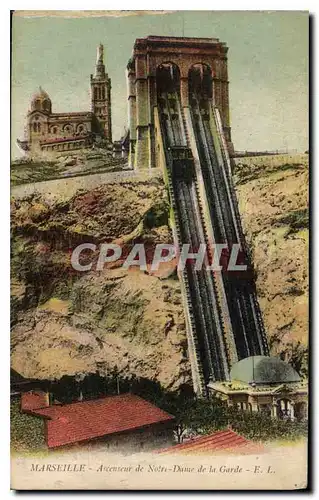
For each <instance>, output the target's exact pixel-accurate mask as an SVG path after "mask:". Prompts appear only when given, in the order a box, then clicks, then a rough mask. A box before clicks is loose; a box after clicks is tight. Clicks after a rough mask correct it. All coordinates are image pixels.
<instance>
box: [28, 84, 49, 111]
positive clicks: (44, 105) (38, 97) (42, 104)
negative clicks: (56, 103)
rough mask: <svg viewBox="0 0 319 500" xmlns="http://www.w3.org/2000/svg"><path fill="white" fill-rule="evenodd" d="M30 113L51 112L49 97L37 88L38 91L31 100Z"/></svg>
mask: <svg viewBox="0 0 319 500" xmlns="http://www.w3.org/2000/svg"><path fill="white" fill-rule="evenodd" d="M31 111H42V112H44V113H51V112H52V102H51V99H50V97H49V95H48V94H47V93H46V92H45V90H43V89H42V88H41V87H39V91H38V92H37V93H36V94H34V95H33V97H32V100H31Z"/></svg>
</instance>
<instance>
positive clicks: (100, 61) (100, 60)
mask: <svg viewBox="0 0 319 500" xmlns="http://www.w3.org/2000/svg"><path fill="white" fill-rule="evenodd" d="M103 51H104V47H103V45H102V43H100V45H98V47H97V51H96V52H97V54H96V64H103Z"/></svg>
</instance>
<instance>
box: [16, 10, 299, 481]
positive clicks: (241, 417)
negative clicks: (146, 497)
mask: <svg viewBox="0 0 319 500" xmlns="http://www.w3.org/2000/svg"><path fill="white" fill-rule="evenodd" d="M308 32H309V15H308V13H307V12H302V11H300V12H298V11H286V12H280V11H270V12H268V11H267V12H266V11H265V12H263V11H258V12H257V11H256V12H255V11H238V12H233V11H227V12H226V11H225V12H223V11H185V12H184V11H46V12H45V11H15V12H13V13H12V68H11V70H12V73H11V87H12V114H11V132H12V144H11V148H12V149H11V156H12V160H11V486H12V488H13V489H16V490H68V489H79V490H111V489H112V490H114V489H115V490H295V489H299V490H300V489H306V488H307V487H308V480H307V477H308V464H307V442H308V440H307V433H308V378H309V377H308V236H309V235H308V233H309V227H308V163H309V162H308V157H309V150H308V148H309V147H308V52H309V47H308V44H309V41H308V38H309V33H308Z"/></svg>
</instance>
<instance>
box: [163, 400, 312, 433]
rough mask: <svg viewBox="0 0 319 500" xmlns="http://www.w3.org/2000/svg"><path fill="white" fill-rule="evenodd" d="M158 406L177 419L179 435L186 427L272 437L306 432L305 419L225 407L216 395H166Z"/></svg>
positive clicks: (205, 430)
mask: <svg viewBox="0 0 319 500" xmlns="http://www.w3.org/2000/svg"><path fill="white" fill-rule="evenodd" d="M159 406H162V408H163V409H165V410H166V411H168V412H170V413H172V414H173V415H175V416H176V419H177V436H178V438H179V439H181V437H182V436H183V434H184V433H185V432H186V431H187V433H194V434H209V433H211V432H215V431H217V430H221V429H225V428H226V427H231V428H232V429H233V430H234V431H236V432H238V433H239V434H241V435H242V436H244V437H246V438H247V439H251V440H256V441H272V440H275V439H279V438H280V439H282V440H289V441H291V440H295V439H299V438H301V437H305V436H306V435H307V428H308V425H307V423H306V422H291V421H283V420H277V419H274V418H271V417H269V416H268V415H266V414H264V413H249V412H247V411H246V412H245V411H241V410H238V409H237V408H235V407H228V406H227V405H226V404H225V403H223V402H222V401H220V400H219V399H217V398H213V399H210V400H206V399H184V398H182V399H180V398H168V400H167V401H166V402H162V403H161V404H160V405H159Z"/></svg>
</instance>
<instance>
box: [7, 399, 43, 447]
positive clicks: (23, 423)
mask: <svg viewBox="0 0 319 500" xmlns="http://www.w3.org/2000/svg"><path fill="white" fill-rule="evenodd" d="M10 431H11V448H12V450H14V451H19V452H23V453H25V452H34V451H39V450H42V449H43V450H44V449H45V448H46V444H45V437H44V420H43V418H39V417H35V416H33V415H28V414H26V413H21V412H20V400H19V399H14V400H12V401H11V427H10Z"/></svg>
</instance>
